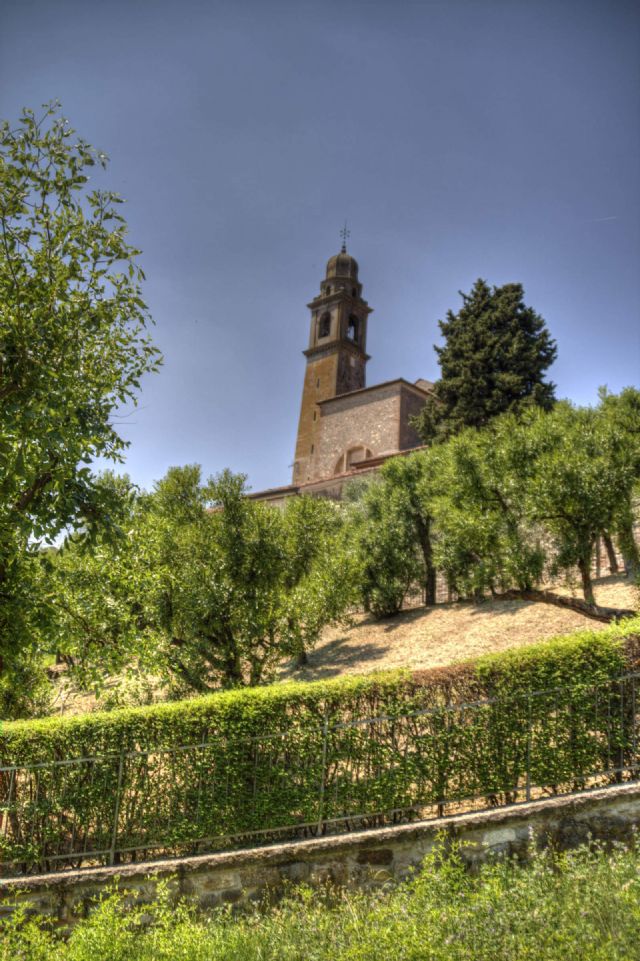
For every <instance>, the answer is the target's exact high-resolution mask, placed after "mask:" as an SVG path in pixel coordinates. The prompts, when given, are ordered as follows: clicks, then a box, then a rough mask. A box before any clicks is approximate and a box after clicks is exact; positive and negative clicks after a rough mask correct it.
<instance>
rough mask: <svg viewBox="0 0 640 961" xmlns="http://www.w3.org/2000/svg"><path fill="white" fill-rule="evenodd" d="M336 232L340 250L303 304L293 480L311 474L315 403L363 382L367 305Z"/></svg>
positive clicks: (317, 410)
mask: <svg viewBox="0 0 640 961" xmlns="http://www.w3.org/2000/svg"><path fill="white" fill-rule="evenodd" d="M342 236H343V244H342V250H341V251H340V253H339V254H336V255H335V256H334V257H331V258H330V259H329V261H328V262H327V270H326V275H325V277H324V280H322V281H321V283H320V293H319V294H318V296H317V297H315V298H314V299H313V300H312V301H311V303H310V304H307V306H308V308H309V310H310V311H311V330H310V336H309V346H308V347H307V349H306V350H305V351H304V355H305V357H306V358H307V367H306V371H305V377H304V385H303V388H302V405H301V408H300V420H299V421H298V438H297V441H296V454H295V462H294V465H293V483H294V484H304V482H305V481H306V480H309V479H311V477H312V476H313V459H314V454H315V452H316V450H317V446H318V438H319V434H320V430H321V411H320V408H319V407H318V404H319V403H320V402H321V401H323V400H328V399H329V398H330V397H337V396H338V395H339V394H347V393H349V392H350V391H353V390H360V389H361V388H362V387H365V386H366V383H365V377H366V374H365V371H366V365H367V361H368V359H369V356H368V354H367V352H366V346H367V318H368V316H369V314H370V313H371V312H372V310H371V308H370V307H369V305H368V304H367V302H366V300H364V299H363V297H362V284H361V283H360V282H359V280H358V262H357V261H356V260H355V258H354V257H352V256H351V255H350V254H348V253H347V246H346V239H347V236H348V231H347V230H346V228H345V229H344V231H342Z"/></svg>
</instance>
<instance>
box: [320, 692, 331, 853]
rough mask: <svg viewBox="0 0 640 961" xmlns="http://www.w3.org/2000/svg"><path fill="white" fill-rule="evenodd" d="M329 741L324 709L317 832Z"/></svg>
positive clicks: (322, 806)
mask: <svg viewBox="0 0 640 961" xmlns="http://www.w3.org/2000/svg"><path fill="white" fill-rule="evenodd" d="M328 741H329V715H328V714H327V713H326V711H325V715H324V721H323V722H322V761H321V768H320V793H319V796H318V834H320V833H321V831H322V826H323V823H324V789H325V781H326V779H327V745H328Z"/></svg>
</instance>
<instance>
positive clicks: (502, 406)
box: [414, 279, 557, 443]
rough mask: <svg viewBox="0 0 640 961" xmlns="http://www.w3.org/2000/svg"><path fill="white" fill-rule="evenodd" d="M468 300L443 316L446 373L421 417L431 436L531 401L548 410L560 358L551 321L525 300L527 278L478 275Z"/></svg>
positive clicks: (441, 353)
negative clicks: (550, 374) (492, 281)
mask: <svg viewBox="0 0 640 961" xmlns="http://www.w3.org/2000/svg"><path fill="white" fill-rule="evenodd" d="M460 296H461V297H462V301H463V304H462V307H461V309H460V311H459V312H458V313H457V314H455V313H454V312H453V311H451V310H450V311H448V313H447V319H446V320H444V321H440V330H441V332H442V335H443V337H444V338H445V343H444V346H442V347H436V348H435V350H436V352H437V354H438V357H439V360H440V367H441V377H440V380H438V381H437V382H436V384H435V386H434V393H433V397H432V398H431V399H430V400H429V402H428V403H427V405H426V406H425V408H424V409H423V411H421V413H420V414H419V415H418V416H417V417H416V418H415V419H414V425H415V427H416V429H417V430H418V433H419V434H420V436H421V437H422V439H423V441H424V442H425V443H428V442H431V441H433V440H443V439H446V438H447V437H450V436H451V435H452V434H455V433H457V432H458V431H460V430H462V429H463V428H464V427H483V426H484V425H485V424H487V423H488V422H489V421H490V420H491V419H492V418H493V417H496V416H497V415H498V414H502V413H504V412H505V411H515V410H520V409H522V408H523V406H526V405H530V404H533V405H537V406H540V407H542V408H544V409H549V408H550V407H551V405H552V404H553V401H554V386H553V384H551V383H549V382H547V381H545V380H544V372H545V371H546V369H547V368H548V367H550V366H551V364H552V363H553V361H554V360H555V357H556V353H557V351H556V346H555V341H553V340H552V338H551V337H550V335H549V332H548V330H547V329H546V327H545V323H544V320H543V319H542V317H540V315H539V314H537V313H536V312H535V311H534V310H533V309H532V308H531V307H527V306H526V305H525V303H524V300H523V298H524V290H523V288H522V285H521V284H505V285H504V286H503V287H493V289H492V288H490V287H489V285H488V284H487V283H486V281H484V280H480V279H479V280H477V281H476V283H475V284H474V286H473V289H472V290H471V293H470V294H463V293H462V292H461V293H460Z"/></svg>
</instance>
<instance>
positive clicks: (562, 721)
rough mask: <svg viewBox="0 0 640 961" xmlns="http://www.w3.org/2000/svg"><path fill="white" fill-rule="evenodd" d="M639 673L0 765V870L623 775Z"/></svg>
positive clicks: (262, 833)
mask: <svg viewBox="0 0 640 961" xmlns="http://www.w3.org/2000/svg"><path fill="white" fill-rule="evenodd" d="M639 678H640V674H626V675H625V676H623V677H618V678H616V679H615V680H610V679H609V680H606V681H603V682H602V683H601V684H598V685H595V686H586V685H581V686H574V687H562V688H554V689H550V690H544V691H535V692H529V693H520V694H517V695H513V696H502V697H496V698H492V699H487V700H481V701H477V702H474V703H464V704H441V705H438V706H436V707H432V708H429V709H427V710H422V711H415V712H413V713H405V714H401V713H399V714H397V715H396V714H386V715H380V716H377V717H366V718H360V719H356V720H353V721H350V722H348V723H334V722H332V719H331V718H330V717H328V716H326V717H325V718H324V720H323V721H322V723H320V724H318V725H314V726H313V727H308V726H300V727H298V726H296V723H295V719H294V720H293V721H292V724H291V727H290V729H289V730H288V731H287V732H286V733H284V734H277V735H269V734H265V735H264V736H260V737H253V738H235V737H231V736H228V735H227V736H220V737H211V736H210V737H209V738H208V739H207V740H206V741H202V742H200V743H195V744H187V745H184V746H181V747H177V748H176V747H172V748H169V749H163V748H161V747H159V748H158V749H155V750H144V751H124V750H123V751H114V752H113V753H109V754H105V755H102V756H99V757H78V758H69V759H65V760H58V761H51V762H44V763H39V764H30V765H25V766H20V765H7V766H4V767H0V858H1V860H2V873H4V874H5V875H7V874H9V875H15V874H20V873H29V872H33V871H54V870H59V869H60V868H64V867H81V866H89V865H95V864H114V863H121V862H126V861H135V860H141V859H147V858H153V857H160V856H170V855H179V854H187V853H203V852H206V851H214V850H222V849H228V848H233V847H237V846H244V845H250V844H260V843H264V842H266V841H271V840H276V839H280V840H281V839H286V838H293V837H301V836H313V835H318V834H323V833H329V832H337V831H348V830H352V829H356V828H363V827H367V826H376V825H380V824H384V823H393V822H398V821H406V820H411V819H419V818H425V817H442V816H443V815H446V814H452V813H458V812H462V811H465V810H473V809H481V808H485V807H493V806H499V805H507V804H517V803H519V802H523V801H528V800H533V799H536V798H539V797H543V796H549V795H557V794H565V793H569V792H574V791H580V790H585V789H588V788H590V787H596V786H602V785H606V784H611V783H617V782H621V781H624V780H633V779H635V778H636V777H637V775H638V768H639V766H640V764H639V759H638V743H639V735H640V716H639V713H640V712H639V711H638V705H637V697H636V694H637V686H638V679H639Z"/></svg>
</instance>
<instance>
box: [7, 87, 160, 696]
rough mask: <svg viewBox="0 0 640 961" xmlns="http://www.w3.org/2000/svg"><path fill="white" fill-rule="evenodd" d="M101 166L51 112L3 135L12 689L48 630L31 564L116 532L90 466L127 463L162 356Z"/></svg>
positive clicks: (29, 115)
mask: <svg viewBox="0 0 640 961" xmlns="http://www.w3.org/2000/svg"><path fill="white" fill-rule="evenodd" d="M96 163H98V164H99V165H101V166H103V167H104V166H105V164H106V158H105V157H104V155H103V154H99V153H97V152H96V151H94V150H93V149H92V148H91V147H90V146H89V144H87V143H86V142H85V141H83V140H81V139H78V138H77V137H76V136H75V134H74V131H73V130H72V129H71V127H70V126H69V125H68V123H67V122H66V121H65V120H64V119H63V118H62V117H61V116H60V115H59V111H58V108H57V106H56V105H51V106H48V107H46V108H45V109H44V112H43V115H42V117H40V118H36V116H35V114H34V113H33V112H32V111H31V110H25V111H23V114H22V116H21V118H20V122H19V124H18V126H17V128H15V129H13V128H11V127H10V125H9V124H8V123H7V122H3V123H2V124H1V125H0V476H1V481H0V674H3V673H5V672H11V671H12V670H15V673H14V678H13V680H12V681H11V682H10V683H13V684H17V683H18V680H19V676H20V675H21V673H22V674H24V669H25V664H26V663H28V662H29V660H30V658H32V656H33V653H32V651H33V646H34V639H35V638H37V636H38V633H39V631H41V630H42V631H44V630H45V629H46V614H47V607H46V603H44V602H43V603H39V602H40V601H42V600H43V599H42V598H40V597H39V596H38V595H37V593H34V592H35V589H36V587H37V585H38V583H39V581H38V574H37V572H36V570H35V568H34V565H33V562H32V558H31V557H30V555H33V554H34V553H35V552H37V550H38V548H39V547H40V546H41V544H42V543H43V542H44V543H47V542H48V543H51V542H52V541H53V540H54V539H55V537H56V536H57V535H58V534H59V533H60V532H61V531H62V530H63V529H64V528H66V527H69V526H71V527H74V528H76V529H82V530H83V531H84V532H85V534H88V533H91V532H93V531H94V530H95V529H97V528H98V527H102V528H104V527H105V526H108V525H109V522H110V516H109V515H110V511H111V507H112V503H111V501H110V499H109V497H108V491H105V489H104V488H103V487H102V486H101V485H100V483H99V482H97V480H96V477H95V476H94V474H93V473H92V471H91V468H90V466H89V465H90V464H91V461H92V460H93V458H95V457H106V458H108V459H111V460H114V461H118V460H121V459H122V453H123V450H124V448H125V447H126V442H125V441H124V440H123V438H122V437H121V436H120V434H119V433H118V431H117V429H116V427H115V425H114V422H113V421H114V413H115V411H116V409H117V408H118V407H119V406H120V405H122V404H125V403H128V402H135V398H136V393H137V391H138V389H139V386H140V379H141V377H142V375H143V374H144V373H146V372H148V371H151V370H154V369H155V368H156V367H157V365H158V359H159V355H158V352H157V350H156V349H155V348H154V347H153V345H152V343H151V341H150V340H149V337H148V336H147V333H146V330H145V328H146V326H147V324H148V315H147V309H146V306H145V303H144V301H143V300H142V297H141V293H140V281H141V280H142V278H143V274H142V271H141V270H140V268H139V266H138V265H137V260H136V258H137V254H138V251H137V250H135V249H134V248H133V247H131V246H130V245H129V244H128V243H127V241H126V224H125V221H124V218H123V217H122V215H121V214H120V212H119V205H120V204H121V202H122V201H121V198H120V197H119V196H118V195H117V194H115V193H113V192H111V191H102V190H98V189H96V190H89V189H88V188H87V184H88V180H89V176H88V174H89V171H90V170H91V168H93V167H94V166H95V165H96ZM25 585H28V588H27V587H25ZM43 618H44V623H43V620H42V619H43ZM21 658H22V659H21Z"/></svg>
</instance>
